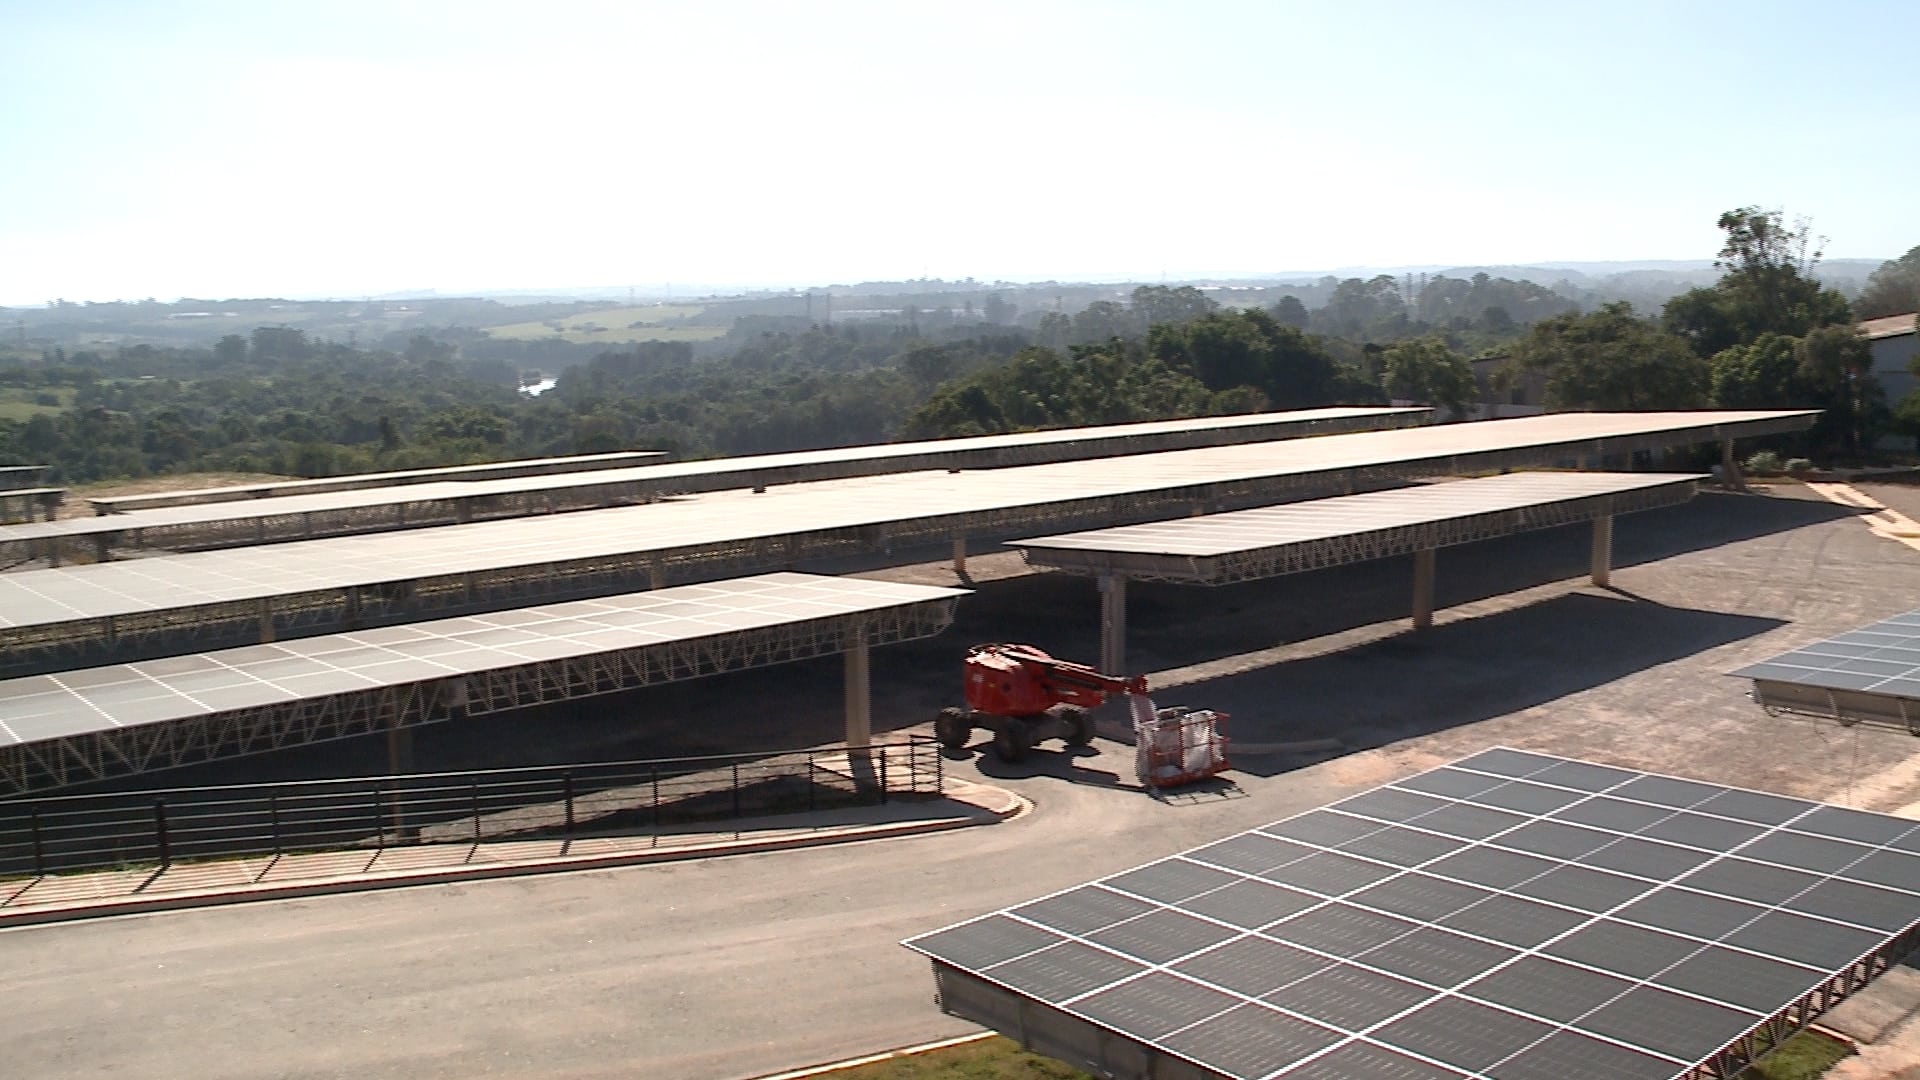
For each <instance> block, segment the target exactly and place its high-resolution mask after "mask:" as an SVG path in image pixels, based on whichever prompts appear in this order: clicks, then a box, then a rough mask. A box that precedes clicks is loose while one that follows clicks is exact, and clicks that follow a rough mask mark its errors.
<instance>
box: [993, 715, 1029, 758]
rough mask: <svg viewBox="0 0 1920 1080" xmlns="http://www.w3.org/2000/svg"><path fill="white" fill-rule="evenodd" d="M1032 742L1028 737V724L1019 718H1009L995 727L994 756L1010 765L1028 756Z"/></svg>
mask: <svg viewBox="0 0 1920 1080" xmlns="http://www.w3.org/2000/svg"><path fill="white" fill-rule="evenodd" d="M1030 743H1031V740H1030V739H1029V738H1028V737H1027V725H1025V724H1023V723H1021V722H1020V721H1018V720H1008V721H1006V722H1005V723H1003V724H1001V725H1000V726H999V727H998V728H995V729H994V732H993V753H994V756H995V757H997V758H999V759H1000V760H1001V761H1004V762H1006V763H1007V764H1009V765H1012V764H1014V763H1016V762H1019V761H1021V760H1022V759H1024V758H1025V757H1026V756H1027V747H1028V746H1029V745H1030Z"/></svg>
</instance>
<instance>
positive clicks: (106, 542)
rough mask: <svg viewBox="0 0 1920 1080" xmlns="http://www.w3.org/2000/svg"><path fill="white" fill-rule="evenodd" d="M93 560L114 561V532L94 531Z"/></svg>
mask: <svg viewBox="0 0 1920 1080" xmlns="http://www.w3.org/2000/svg"><path fill="white" fill-rule="evenodd" d="M93 561H95V562H112V561H113V534H112V533H94V534H93Z"/></svg>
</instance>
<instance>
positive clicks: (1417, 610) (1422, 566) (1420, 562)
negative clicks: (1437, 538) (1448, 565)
mask: <svg viewBox="0 0 1920 1080" xmlns="http://www.w3.org/2000/svg"><path fill="white" fill-rule="evenodd" d="M1433 556H1434V549H1433V548H1422V549H1420V550H1419V551H1416V552H1414V553H1413V628H1414V629H1415V630H1426V629H1428V628H1430V627H1432V626H1433V564H1434V558H1433Z"/></svg>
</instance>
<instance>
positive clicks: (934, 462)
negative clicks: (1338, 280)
mask: <svg viewBox="0 0 1920 1080" xmlns="http://www.w3.org/2000/svg"><path fill="white" fill-rule="evenodd" d="M1428 413H1429V410H1426V409H1325V410H1304V411H1302V412H1297V413H1273V414H1265V415H1266V417H1267V419H1265V420H1264V421H1259V422H1252V423H1249V422H1244V418H1241V419H1243V422H1241V423H1232V422H1231V421H1232V420H1234V419H1236V418H1228V420H1229V422H1228V423H1224V424H1222V423H1219V422H1218V421H1205V420H1200V421H1183V422H1177V423H1166V424H1144V425H1117V426H1113V427H1105V428H1092V429H1078V430H1075V429H1068V430H1063V431H1057V432H1037V433H1034V434H1033V435H1031V436H1024V437H1023V436H984V437H980V438H976V439H947V440H935V441H932V442H926V443H912V444H898V445H879V446H862V447H848V448H846V449H845V450H842V451H822V452H817V453H796V454H774V455H765V456H761V457H747V458H737V459H724V458H723V459H719V460H716V461H711V462H693V463H689V464H686V465H652V466H639V467H636V468H628V469H609V470H602V471H600V472H598V473H581V474H574V475H571V476H542V477H534V478H508V479H503V480H497V481H479V482H473V483H461V484H452V483H443V484H440V485H437V486H435V487H433V488H432V489H431V490H429V489H428V488H426V487H424V486H423V487H421V488H417V489H413V490H417V491H418V492H419V493H418V494H417V495H411V494H409V489H408V488H405V487H401V488H397V489H393V490H387V491H381V490H377V489H376V490H370V491H366V492H364V493H362V497H359V498H355V497H352V493H345V494H346V497H344V498H337V499H331V500H324V501H323V502H321V503H307V502H301V503H295V504H293V505H289V506H285V507H281V508H278V509H275V508H272V507H270V506H256V505H254V504H252V503H249V504H246V505H234V506H189V507H178V508H173V509H172V511H171V512H164V510H163V512H161V513H154V512H148V513H146V514H145V515H143V517H144V520H132V518H133V515H107V516H105V517H94V518H85V519H78V520H74V521H61V522H44V523H39V524H36V525H28V526H21V527H17V528H14V529H12V530H10V531H8V532H5V533H0V565H4V564H15V563H21V562H25V561H27V560H30V559H35V558H40V557H46V558H48V559H49V560H50V561H52V562H53V563H54V565H59V564H60V562H61V561H62V559H63V557H70V554H71V552H73V551H78V552H80V553H82V554H84V555H85V556H87V557H90V558H93V559H95V560H98V561H106V560H108V559H111V558H113V557H114V556H115V554H116V553H117V552H128V553H130V552H135V551H141V550H168V551H193V550H205V549H212V548H223V547H237V546H242V545H247V544H266V543H278V542H285V541H290V540H310V539H314V538H317V537H323V536H345V535H351V534H355V533H365V532H382V531H386V530H391V529H407V528H417V527H420V526H431V525H449V524H457V523H463V522H470V521H492V520H498V519H502V518H515V517H526V516H529V515H534V514H549V513H560V512H564V511H570V510H590V509H603V508H606V507H611V506H633V505H638V504H642V503H647V502H652V501H655V500H657V499H660V498H662V497H666V496H670V495H677V494H690V493H698V492H710V491H720V490H726V489H732V488H747V487H751V488H754V489H756V490H757V489H763V488H765V487H767V486H768V485H770V484H790V483H797V482H804V481H813V480H831V479H846V478H850V477H858V476H870V475H877V474H885V473H900V472H920V471H925V470H931V469H952V470H957V469H961V468H967V469H984V468H1004V467H1010V466H1019V465H1033V464H1042V463H1053V462H1063V461H1083V460H1086V459H1089V458H1097V457H1111V456H1115V455H1118V454H1129V453H1147V452H1164V451H1170V450H1180V449H1193V448H1201V447H1211V446H1224V445H1241V444H1245V443H1250V442H1259V441H1265V440H1271V439H1277V438H1290V437H1296V436H1303V435H1331V434H1347V433H1355V432H1365V431H1379V430H1384V429H1391V428H1399V427H1404V426H1406V425H1408V424H1413V423H1419V422H1422V421H1424V420H1425V419H1426V417H1427V415H1428ZM1136 426H1137V427H1140V428H1143V429H1149V430H1143V431H1141V432H1139V433H1137V434H1134V433H1128V431H1127V429H1128V428H1130V427H1136ZM462 489H471V490H462ZM288 501H291V500H290V499H289V500H288Z"/></svg>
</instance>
